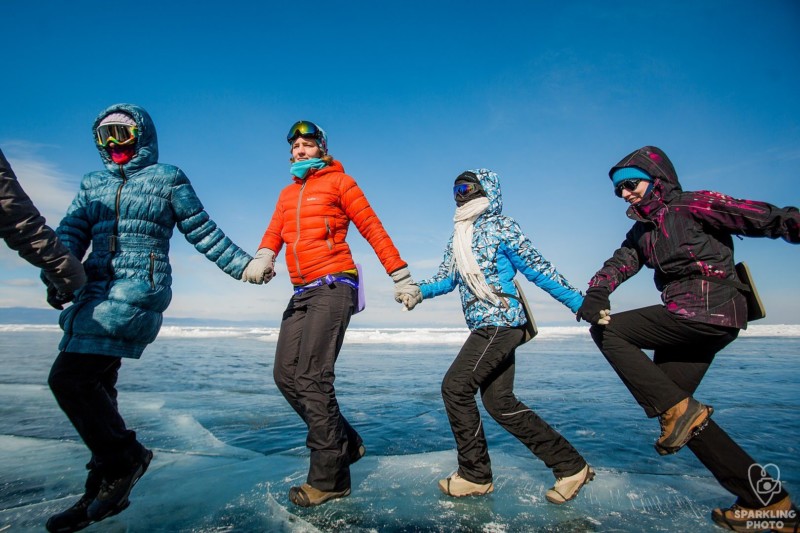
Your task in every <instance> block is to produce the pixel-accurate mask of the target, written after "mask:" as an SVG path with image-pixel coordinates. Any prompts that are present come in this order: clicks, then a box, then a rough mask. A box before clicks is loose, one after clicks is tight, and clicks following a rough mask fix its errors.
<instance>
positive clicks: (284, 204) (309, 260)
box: [259, 161, 407, 285]
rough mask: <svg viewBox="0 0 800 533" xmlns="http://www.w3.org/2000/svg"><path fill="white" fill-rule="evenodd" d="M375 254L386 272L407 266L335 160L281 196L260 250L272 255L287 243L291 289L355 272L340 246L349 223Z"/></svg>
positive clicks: (346, 250)
mask: <svg viewBox="0 0 800 533" xmlns="http://www.w3.org/2000/svg"><path fill="white" fill-rule="evenodd" d="M351 220H352V221H353V223H354V224H355V226H356V228H357V229H358V231H359V232H360V233H361V235H363V237H364V238H365V239H366V240H367V242H368V243H369V244H370V246H372V249H373V250H375V253H376V254H377V256H378V259H379V260H380V262H381V264H382V265H383V267H384V268H385V269H386V272H387V273H392V272H394V271H396V270H399V269H401V268H403V267H405V266H407V264H406V262H405V261H403V260H402V259H401V258H400V252H398V251H397V248H395V246H394V243H392V239H391V238H389V234H388V233H386V230H385V229H384V228H383V224H381V221H380V220H379V219H378V215H376V214H375V211H373V209H372V207H371V206H370V205H369V202H368V201H367V198H366V197H365V196H364V192H363V191H362V190H361V188H360V187H359V186H358V184H357V183H356V181H355V180H354V179H353V178H351V177H350V176H348V175H347V174H345V173H344V167H343V166H342V164H341V163H340V162H338V161H333V162H332V163H331V164H330V165H328V166H326V167H324V168H321V169H319V170H317V171H316V172H313V173H311V174H310V175H308V176H307V177H306V178H305V179H304V180H301V179H298V178H294V183H292V184H290V185H288V186H287V187H286V188H285V189H283V190H282V191H281V194H280V196H279V197H278V203H277V205H276V206H275V212H274V213H273V214H272V220H271V221H270V223H269V226H268V227H267V231H265V232H264V237H263V239H261V245H260V246H259V248H269V249H270V250H272V251H274V252H275V254H276V255H277V254H278V253H279V252H280V250H281V247H282V246H283V243H286V266H287V267H289V275H290V276H291V279H292V283H293V284H294V285H303V284H306V283H310V282H311V281H314V280H315V279H317V278H320V277H322V276H325V275H327V274H333V273H336V272H342V271H345V270H351V269H354V268H355V263H354V262H353V256H352V254H351V253H350V246H348V244H347V243H346V242H345V238H346V237H347V230H348V228H349V226H350V221H351Z"/></svg>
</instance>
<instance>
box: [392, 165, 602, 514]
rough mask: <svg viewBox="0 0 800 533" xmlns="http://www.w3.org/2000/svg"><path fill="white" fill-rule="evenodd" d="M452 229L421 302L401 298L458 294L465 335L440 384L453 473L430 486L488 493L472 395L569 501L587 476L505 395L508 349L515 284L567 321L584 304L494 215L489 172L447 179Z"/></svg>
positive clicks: (516, 304) (514, 321)
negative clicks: (558, 308) (530, 289)
mask: <svg viewBox="0 0 800 533" xmlns="http://www.w3.org/2000/svg"><path fill="white" fill-rule="evenodd" d="M454 196H455V201H456V205H457V206H458V207H457V208H456V214H455V218H454V220H455V229H454V231H453V235H452V236H451V238H450V240H449V242H448V243H447V248H446V250H445V254H444V260H443V261H442V264H441V265H440V266H439V271H438V272H437V273H436V275H435V276H434V277H432V278H431V279H428V280H424V281H421V282H420V283H419V286H420V289H421V290H422V297H421V298H417V299H413V298H412V297H410V296H406V297H405V298H404V301H403V303H404V304H405V306H406V307H407V308H409V309H413V308H414V306H415V305H416V304H417V303H419V302H421V301H422V300H423V299H426V298H433V297H435V296H439V295H441V294H446V293H448V292H450V291H452V290H453V289H455V288H456V286H458V288H459V292H460V294H461V305H462V307H463V309H464V317H465V319H466V322H467V326H468V327H469V329H470V335H469V337H468V338H467V341H466V342H465V343H464V346H463V347H462V348H461V351H460V352H459V354H458V356H456V359H455V361H453V364H452V365H451V366H450V369H449V370H448V371H447V374H446V375H445V377H444V381H443V382H442V397H443V398H444V403H445V408H446V410H447V416H448V418H449V419H450V426H451V429H452V430H453V435H454V436H455V439H456V446H457V448H458V470H457V471H456V472H455V473H454V474H453V475H451V476H450V477H448V478H446V479H442V480H441V481H439V488H440V489H441V490H442V492H444V493H445V494H447V495H449V496H456V497H460V496H476V495H482V494H487V493H489V492H492V491H493V490H494V484H493V483H492V469H491V462H490V460H489V450H488V446H487V444H486V438H485V437H484V433H483V426H482V423H481V418H480V413H479V412H478V405H477V403H476V401H475V393H476V392H478V390H480V391H481V399H482V400H483V405H484V406H485V407H486V410H487V412H488V413H489V414H490V415H491V416H492V418H494V419H495V420H496V421H497V422H498V423H499V424H500V425H501V426H502V427H503V428H504V429H505V430H506V431H508V432H509V433H511V434H512V435H514V436H515V437H516V438H517V439H519V441H520V442H522V443H523V444H524V445H525V446H527V447H528V449H530V451H531V452H533V454H534V455H536V456H537V457H538V458H539V459H541V460H542V461H544V463H545V464H546V465H547V466H548V467H549V468H550V469H551V470H552V471H553V474H554V475H555V477H556V484H555V486H554V487H552V488H551V489H550V490H548V491H547V494H546V497H547V499H548V501H550V502H552V503H556V504H562V503H565V502H566V501H569V500H571V499H573V498H574V497H575V496H577V494H578V492H579V491H580V488H581V487H582V486H583V485H585V484H586V483H588V482H589V481H591V479H592V478H593V477H594V472H593V471H592V469H591V467H589V465H588V464H587V463H586V461H585V460H584V459H583V457H581V455H580V454H579V453H578V452H577V451H576V450H575V448H573V446H572V445H571V444H570V443H569V442H568V441H567V439H565V438H564V437H563V436H561V435H560V434H559V433H558V432H557V431H556V430H555V429H553V428H552V427H550V425H548V424H547V422H545V421H544V420H542V419H541V418H539V417H538V416H537V415H536V413H534V412H533V410H532V409H530V408H529V407H527V406H526V405H524V404H523V403H522V402H520V401H519V400H518V399H517V398H516V396H515V395H514V390H513V387H514V366H515V350H516V347H517V346H518V345H519V344H521V342H522V341H523V336H524V334H525V331H524V330H525V325H526V323H527V321H528V317H526V316H525V313H524V311H523V308H522V306H521V305H520V301H519V297H520V294H519V293H518V291H517V288H516V286H515V284H514V276H515V275H516V273H517V271H519V272H521V273H522V274H523V275H524V276H525V277H526V278H527V279H528V280H529V281H531V282H533V283H534V284H536V285H537V286H538V287H540V288H542V289H543V290H545V291H546V292H547V293H549V294H550V295H551V296H552V297H553V298H555V299H556V300H558V301H559V302H561V303H562V304H564V305H565V306H567V307H568V308H569V309H570V310H571V311H572V312H573V313H574V312H575V311H577V309H578V308H579V307H580V306H581V303H582V302H583V296H581V294H580V292H579V291H578V290H577V289H575V288H574V287H573V286H572V285H570V283H569V282H568V281H567V280H566V279H565V278H564V277H563V276H562V275H561V274H559V273H558V272H557V271H556V269H555V267H554V266H553V265H552V264H550V262H549V261H547V260H546V259H545V258H544V257H542V255H541V254H540V253H539V252H538V250H536V248H535V247H534V246H533V244H532V243H531V241H530V239H528V238H527V237H526V236H525V234H524V233H522V230H521V229H520V227H519V225H518V224H517V222H516V221H515V220H514V219H513V218H511V217H507V216H504V215H502V214H501V211H502V207H503V202H502V197H501V195H500V182H499V178H498V176H497V174H495V173H494V172H492V171H490V170H486V169H479V170H473V171H467V172H464V173H462V174H461V175H459V176H458V177H457V178H456V181H455V187H454Z"/></svg>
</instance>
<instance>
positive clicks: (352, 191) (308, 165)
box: [242, 120, 419, 507]
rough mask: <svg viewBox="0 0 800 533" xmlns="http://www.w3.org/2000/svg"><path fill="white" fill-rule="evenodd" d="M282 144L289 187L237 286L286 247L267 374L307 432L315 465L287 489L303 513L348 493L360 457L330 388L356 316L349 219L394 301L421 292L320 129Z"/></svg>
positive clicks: (264, 272)
mask: <svg viewBox="0 0 800 533" xmlns="http://www.w3.org/2000/svg"><path fill="white" fill-rule="evenodd" d="M286 139H287V140H288V141H289V144H290V146H291V150H292V158H291V162H292V166H291V173H292V183H290V184H289V185H287V186H286V187H285V188H284V189H283V190H282V191H281V193H280V196H279V197H278V202H277V205H276V206H275V212H274V213H273V214H272V220H271V221H270V223H269V226H268V227H267V230H266V232H265V233H264V237H263V239H262V240H261V245H260V246H259V250H258V253H257V254H256V258H255V259H254V260H253V262H252V264H251V265H248V267H247V268H246V269H245V273H244V276H243V278H242V279H243V280H244V281H249V282H251V283H261V282H266V281H269V280H270V279H271V278H272V277H273V276H274V265H275V256H276V255H277V254H278V253H279V252H280V250H281V248H282V247H283V245H284V244H285V245H286V265H287V267H288V269H289V275H290V276H291V281H292V284H293V285H294V294H293V295H292V298H291V299H290V300H289V305H288V307H287V308H286V310H285V311H284V313H283V320H282V322H281V329H280V334H279V336H278V345H277V348H276V350H275V365H274V371H273V373H274V378H275V383H276V384H277V385H278V388H279V389H280V391H281V393H283V396H284V397H285V398H286V400H287V401H288V402H289V405H291V406H292V408H293V409H294V410H295V411H296V412H297V414H298V415H300V417H301V418H302V419H303V421H304V422H305V423H306V425H307V426H308V437H307V439H306V446H308V448H310V449H311V466H310V468H309V472H308V477H307V479H306V483H304V484H303V485H302V486H300V487H292V488H291V489H290V490H289V499H290V500H291V501H292V502H293V503H294V504H296V505H300V506H302V507H309V506H312V505H319V504H321V503H324V502H326V501H328V500H330V499H333V498H341V497H344V496H347V495H349V494H350V465H351V464H352V463H355V462H356V461H358V460H359V459H360V458H361V457H362V456H363V455H364V453H365V452H366V450H365V448H364V445H363V442H362V440H361V437H360V436H359V434H358V432H356V430H355V429H353V427H352V426H350V424H349V423H348V422H347V420H346V419H345V418H344V416H342V414H341V413H340V411H339V404H338V402H337V401H336V391H335V390H334V386H333V382H334V379H335V373H334V364H335V362H336V358H337V357H338V355H339V350H340V349H341V347H342V341H343V340H344V334H345V330H346V329H347V325H348V324H349V322H350V317H351V316H352V315H353V313H355V312H358V309H357V306H358V300H359V298H358V283H359V279H358V274H357V269H356V265H355V263H354V262H353V257H352V254H351V253H350V247H349V246H348V244H347V242H346V241H345V237H346V236H347V230H348V228H349V225H350V222H351V221H352V222H353V224H355V226H356V228H357V229H358V231H359V232H360V233H361V235H363V236H364V238H365V239H366V240H367V242H368V243H369V244H370V246H372V248H373V250H375V253H376V254H377V256H378V259H380V262H381V264H382V265H383V267H384V268H385V269H386V272H387V274H389V275H390V276H391V277H392V280H393V281H394V283H395V300H396V301H397V302H401V301H402V299H403V296H413V297H416V296H417V295H419V287H418V286H417V285H416V284H415V283H414V280H413V279H412V278H411V274H410V272H409V271H408V265H407V263H406V262H405V261H403V260H402V259H401V257H400V253H399V252H398V251H397V248H395V246H394V244H393V243H392V240H391V238H389V235H388V234H387V233H386V230H385V229H384V228H383V225H382V224H381V221H380V220H379V219H378V216H377V215H376V214H375V211H373V209H372V207H371V206H370V204H369V202H368V201H367V199H366V197H365V196H364V193H363V191H362V190H361V189H360V188H359V186H358V184H356V182H355V180H354V179H353V178H351V177H350V176H348V175H347V174H345V173H344V168H343V167H342V164H341V163H340V162H339V161H336V160H334V159H333V158H332V157H331V156H330V155H328V143H327V136H326V135H325V132H324V131H323V130H322V128H320V127H319V126H317V125H316V124H314V123H313V122H309V121H306V120H301V121H299V122H297V123H295V124H294V125H293V126H292V127H291V129H290V130H289V134H288V135H287V137H286Z"/></svg>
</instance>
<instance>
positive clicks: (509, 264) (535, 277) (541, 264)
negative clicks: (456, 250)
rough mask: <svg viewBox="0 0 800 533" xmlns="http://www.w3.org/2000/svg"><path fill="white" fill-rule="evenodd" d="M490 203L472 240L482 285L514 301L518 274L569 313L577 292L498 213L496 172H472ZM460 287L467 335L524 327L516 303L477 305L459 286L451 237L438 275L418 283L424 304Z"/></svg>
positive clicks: (578, 299) (579, 300) (578, 295)
mask: <svg viewBox="0 0 800 533" xmlns="http://www.w3.org/2000/svg"><path fill="white" fill-rule="evenodd" d="M471 172H473V173H474V174H475V175H476V176H478V180H479V181H480V183H481V186H482V187H483V189H484V191H486V196H487V198H488V199H489V207H488V209H487V210H486V211H484V212H483V213H482V214H481V216H479V217H478V219H477V220H476V221H475V229H474V230H473V231H474V232H473V235H472V252H473V253H474V254H475V259H476V260H477V262H478V264H479V265H480V266H481V268H482V269H483V275H484V276H485V278H486V283H487V284H488V285H489V286H490V287H492V288H493V290H494V291H495V292H497V293H506V294H511V295H515V296H518V294H517V291H516V288H515V287H514V276H515V275H516V273H517V271H519V272H521V273H522V275H524V276H525V277H526V278H527V279H528V280H529V281H531V282H533V283H535V284H536V285H537V286H538V287H540V288H542V289H544V290H545V291H547V292H548V293H549V294H550V295H551V296H552V297H553V298H555V299H556V300H558V301H559V302H561V303H563V304H564V305H566V306H567V307H568V308H569V309H570V310H571V311H572V312H573V313H574V312H576V311H577V310H578V308H579V307H580V306H581V304H582V303H583V296H582V295H581V293H580V291H578V290H577V289H576V288H575V287H573V286H572V285H571V284H570V283H569V282H568V281H567V280H566V279H565V278H564V277H563V276H562V275H561V274H559V273H558V272H557V271H556V269H555V267H554V266H553V265H552V264H550V262H549V261H547V259H545V258H544V257H542V255H541V254H540V253H539V251H538V250H537V249H536V248H534V246H533V243H531V241H530V239H528V237H526V236H525V234H524V233H522V230H521V229H520V227H519V224H517V222H516V221H515V220H514V219H513V218H511V217H507V216H504V215H502V214H501V211H502V210H503V199H502V196H501V194H500V180H499V177H498V176H497V174H496V173H494V172H492V171H491V170H487V169H485V168H482V169H478V170H472V171H471ZM456 285H458V288H459V292H460V294H461V305H462V307H463V309H464V318H465V320H466V322H467V327H469V329H470V330H476V329H478V328H482V327H486V326H508V327H513V326H520V325H523V324H525V323H526V322H527V318H526V317H525V313H524V312H523V311H522V306H521V305H520V303H519V301H518V300H517V299H516V298H506V299H505V301H506V302H508V305H509V306H508V307H507V308H503V307H499V306H497V305H493V304H491V303H489V302H484V301H480V300H477V298H476V297H475V295H474V294H473V293H472V292H470V290H469V288H468V286H467V284H466V283H465V282H463V280H462V278H461V275H460V274H459V273H458V269H457V268H456V267H455V257H454V255H453V236H452V235H451V236H450V240H449V241H448V243H447V248H446V249H445V252H444V259H443V260H442V264H441V265H439V271H438V272H437V273H436V275H435V276H434V277H432V278H431V279H427V280H423V281H421V282H420V283H419V287H420V289H421V290H422V297H423V299H427V298H433V297H434V296H439V295H440V294H446V293H448V292H450V291H452V290H453V289H454V288H455V287H456Z"/></svg>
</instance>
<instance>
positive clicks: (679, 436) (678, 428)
mask: <svg viewBox="0 0 800 533" xmlns="http://www.w3.org/2000/svg"><path fill="white" fill-rule="evenodd" d="M713 412H714V409H713V408H712V407H710V406H708V405H703V404H702V403H700V402H698V401H697V400H695V399H694V398H692V397H691V396H690V397H688V398H684V399H683V400H681V401H680V402H678V403H676V404H675V405H673V406H672V407H670V408H669V409H667V411H666V412H665V413H664V414H662V415H661V417H660V418H659V421H660V422H661V437H659V439H658V440H657V441H656V444H655V446H656V451H658V453H659V454H661V455H668V454H671V453H675V452H677V451H678V450H680V449H681V448H683V447H684V446H685V445H686V443H687V442H689V441H690V440H691V439H692V437H694V436H695V435H697V434H698V433H700V432H701V431H702V430H703V429H705V427H706V425H707V424H708V417H710V416H711V413H713Z"/></svg>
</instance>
